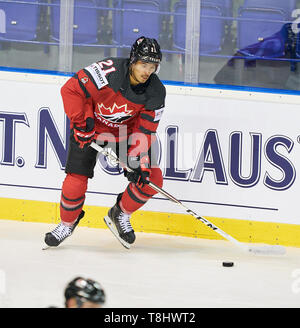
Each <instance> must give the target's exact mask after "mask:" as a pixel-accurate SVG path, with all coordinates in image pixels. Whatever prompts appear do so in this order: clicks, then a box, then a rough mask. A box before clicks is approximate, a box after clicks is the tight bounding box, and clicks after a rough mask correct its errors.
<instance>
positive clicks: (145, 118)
mask: <svg viewBox="0 0 300 328" xmlns="http://www.w3.org/2000/svg"><path fill="white" fill-rule="evenodd" d="M141 118H142V119H144V120H147V121H149V122H154V117H152V116H151V115H148V114H145V113H141Z"/></svg>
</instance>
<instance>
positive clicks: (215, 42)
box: [173, 0, 229, 54]
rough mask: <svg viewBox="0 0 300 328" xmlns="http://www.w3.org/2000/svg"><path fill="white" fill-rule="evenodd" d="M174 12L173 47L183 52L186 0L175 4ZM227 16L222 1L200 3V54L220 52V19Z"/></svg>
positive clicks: (222, 21)
mask: <svg viewBox="0 0 300 328" xmlns="http://www.w3.org/2000/svg"><path fill="white" fill-rule="evenodd" d="M228 3H229V2H228ZM174 12H175V14H176V15H174V26H173V46H174V48H175V49H179V50H182V51H184V49H185V35H186V0H181V1H179V2H177V3H175V5H174ZM178 14H182V15H178ZM227 14H228V8H227V9H226V8H225V6H224V0H214V1H209V0H205V1H202V2H201V24H200V53H202V54H209V53H217V52H219V51H221V49H222V45H223V43H224V36H225V19H223V18H222V17H224V16H226V15H227ZM202 16H203V17H202ZM210 16H211V18H210ZM216 17H217V18H216ZM218 17H220V19H218Z"/></svg>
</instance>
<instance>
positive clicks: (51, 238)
mask: <svg viewBox="0 0 300 328" xmlns="http://www.w3.org/2000/svg"><path fill="white" fill-rule="evenodd" d="M83 217H84V211H81V213H80V214H79V216H78V218H77V219H76V221H75V223H74V224H73V225H72V226H66V225H64V224H63V223H62V222H60V223H59V224H58V226H57V227H56V228H55V229H54V230H53V231H51V232H47V233H46V235H45V243H46V245H47V246H48V247H57V246H58V245H59V244H60V243H62V242H63V241H64V240H65V239H66V238H68V237H69V236H71V235H72V233H73V231H74V229H75V228H76V227H77V225H78V223H79V221H80V220H81V219H82V218H83ZM48 247H45V248H44V249H46V248H48Z"/></svg>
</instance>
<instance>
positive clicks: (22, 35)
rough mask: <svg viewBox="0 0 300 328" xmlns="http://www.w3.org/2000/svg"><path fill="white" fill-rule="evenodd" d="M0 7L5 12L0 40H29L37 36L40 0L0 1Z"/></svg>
mask: <svg viewBox="0 0 300 328" xmlns="http://www.w3.org/2000/svg"><path fill="white" fill-rule="evenodd" d="M0 9H1V10H2V11H3V12H4V13H5V14H4V16H5V33H1V34H0V41H1V40H2V41H30V40H35V39H36V38H37V33H38V26H39V18H40V10H41V6H40V1H37V0H23V3H14V2H0Z"/></svg>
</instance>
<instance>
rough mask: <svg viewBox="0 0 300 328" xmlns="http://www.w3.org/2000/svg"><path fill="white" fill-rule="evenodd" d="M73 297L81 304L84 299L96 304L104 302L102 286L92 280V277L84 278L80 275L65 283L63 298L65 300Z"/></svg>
mask: <svg viewBox="0 0 300 328" xmlns="http://www.w3.org/2000/svg"><path fill="white" fill-rule="evenodd" d="M72 297H75V298H76V300H77V301H78V300H79V302H77V303H80V304H79V305H81V304H82V303H83V302H85V301H90V302H93V303H97V304H103V303H105V293H104V290H103V288H102V286H101V285H100V284H99V283H98V282H96V281H94V280H92V279H85V278H82V277H77V278H75V279H73V280H72V281H71V282H69V284H68V285H67V287H66V289H65V300H66V302H67V301H68V300H69V299H70V298H72Z"/></svg>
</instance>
